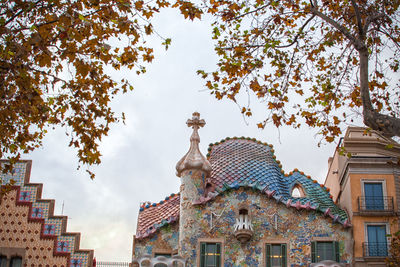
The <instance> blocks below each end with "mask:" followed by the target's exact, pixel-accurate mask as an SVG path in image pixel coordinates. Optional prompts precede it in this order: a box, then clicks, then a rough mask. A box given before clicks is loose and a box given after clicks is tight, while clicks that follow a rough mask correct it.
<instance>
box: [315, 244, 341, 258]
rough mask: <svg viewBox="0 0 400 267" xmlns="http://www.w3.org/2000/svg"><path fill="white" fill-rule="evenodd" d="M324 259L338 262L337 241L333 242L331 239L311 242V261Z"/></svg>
mask: <svg viewBox="0 0 400 267" xmlns="http://www.w3.org/2000/svg"><path fill="white" fill-rule="evenodd" d="M325 260H332V261H336V262H340V255H339V242H333V241H314V242H311V261H312V262H320V261H325Z"/></svg>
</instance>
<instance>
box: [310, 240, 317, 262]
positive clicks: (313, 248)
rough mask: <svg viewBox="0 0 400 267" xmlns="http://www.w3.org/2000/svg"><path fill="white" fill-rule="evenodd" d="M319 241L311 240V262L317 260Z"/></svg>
mask: <svg viewBox="0 0 400 267" xmlns="http://www.w3.org/2000/svg"><path fill="white" fill-rule="evenodd" d="M316 249H317V242H315V241H313V242H311V262H312V263H314V262H317V251H316Z"/></svg>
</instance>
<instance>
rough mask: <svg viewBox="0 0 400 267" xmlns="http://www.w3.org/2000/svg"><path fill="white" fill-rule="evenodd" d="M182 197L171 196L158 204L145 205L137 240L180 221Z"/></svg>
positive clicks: (141, 214)
mask: <svg viewBox="0 0 400 267" xmlns="http://www.w3.org/2000/svg"><path fill="white" fill-rule="evenodd" d="M179 203H180V195H179V194H171V195H170V196H168V197H166V198H165V200H161V201H160V202H158V203H153V204H145V205H143V206H142V207H140V213H139V218H138V224H137V228H136V238H138V239H141V238H145V237H147V236H149V235H151V234H153V233H155V232H156V231H157V229H159V228H161V227H162V226H164V225H166V224H169V223H172V222H175V221H177V220H178V219H179Z"/></svg>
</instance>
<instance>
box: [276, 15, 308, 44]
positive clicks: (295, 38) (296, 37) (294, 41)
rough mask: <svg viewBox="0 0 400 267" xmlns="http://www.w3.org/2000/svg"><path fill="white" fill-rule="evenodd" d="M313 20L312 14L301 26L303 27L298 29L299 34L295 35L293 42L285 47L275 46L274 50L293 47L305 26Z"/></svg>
mask: <svg viewBox="0 0 400 267" xmlns="http://www.w3.org/2000/svg"><path fill="white" fill-rule="evenodd" d="M313 18H315V14H313V15H312V16H311V17H310V18H308V20H307V21H306V22H305V23H304V24H303V26H301V28H300V29H299V32H298V33H297V34H296V36H295V37H294V40H293V42H291V43H289V44H287V45H278V46H276V48H287V47H290V46H292V45H294V44H295V43H297V39H299V36H300V34H301V33H302V32H303V30H304V28H305V27H306V26H307V24H308V23H309V22H310V21H311V20H312V19H313Z"/></svg>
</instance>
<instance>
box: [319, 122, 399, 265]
mask: <svg viewBox="0 0 400 267" xmlns="http://www.w3.org/2000/svg"><path fill="white" fill-rule="evenodd" d="M399 157H400V146H399V145H398V144H397V143H395V142H393V140H391V139H388V138H386V137H384V136H382V135H380V134H379V133H377V132H375V131H372V130H366V129H365V128H360V127H350V128H348V130H347V131H346V134H345V136H344V137H343V138H342V139H341V141H340V143H339V145H338V147H337V149H336V151H335V153H334V155H333V157H332V158H330V159H329V161H328V164H329V168H328V174H327V177H326V181H325V186H326V187H327V188H330V192H331V194H332V197H333V201H334V202H335V203H336V204H337V205H339V207H341V208H342V209H344V210H345V211H346V212H347V214H348V216H349V218H350V222H351V224H352V226H353V227H352V231H353V244H354V263H353V265H354V266H356V267H358V266H386V264H385V258H386V257H387V256H388V255H389V253H390V235H391V234H393V233H395V232H397V231H398V230H399V221H398V212H399V200H400V197H399V195H400V182H399V173H400V167H399V164H398V163H399Z"/></svg>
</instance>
